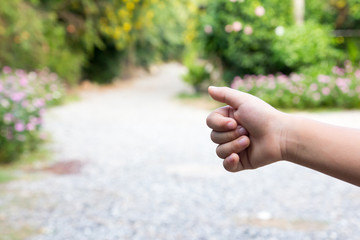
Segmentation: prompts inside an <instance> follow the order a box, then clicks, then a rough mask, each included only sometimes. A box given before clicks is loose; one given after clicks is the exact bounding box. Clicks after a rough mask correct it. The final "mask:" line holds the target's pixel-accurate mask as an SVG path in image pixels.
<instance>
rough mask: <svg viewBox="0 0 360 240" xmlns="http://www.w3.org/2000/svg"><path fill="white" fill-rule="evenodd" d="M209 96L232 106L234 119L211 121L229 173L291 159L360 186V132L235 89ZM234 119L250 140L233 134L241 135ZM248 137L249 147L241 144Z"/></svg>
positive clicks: (216, 116)
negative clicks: (284, 109) (289, 111)
mask: <svg viewBox="0 0 360 240" xmlns="http://www.w3.org/2000/svg"><path fill="white" fill-rule="evenodd" d="M209 93H210V95H211V96H212V97H213V98H214V99H215V100H217V101H220V102H223V103H227V104H229V106H228V108H229V109H228V111H227V113H228V114H221V112H217V114H214V113H212V114H210V115H209V116H208V118H207V124H208V126H209V127H210V128H212V129H213V132H212V140H213V141H214V142H215V143H217V144H219V146H218V148H217V155H218V156H219V157H221V158H223V159H224V167H225V168H226V169H227V170H229V171H232V172H236V171H241V170H244V169H254V168H258V167H262V166H265V165H268V164H271V163H273V162H276V161H280V160H287V161H290V162H293V163H296V164H299V165H302V166H305V167H309V168H312V169H314V170H317V171H320V172H322V173H325V174H327V175H330V176H333V177H336V178H338V179H341V180H344V181H347V182H349V183H353V184H355V185H358V186H360V130H358V129H351V128H344V127H338V126H333V125H329V124H325V123H321V122H317V121H314V120H310V119H306V118H301V117H297V116H293V115H290V114H285V113H282V112H280V111H277V110H276V109H274V108H272V107H271V106H270V105H268V104H267V103H265V102H263V101H262V100H260V99H259V98H257V97H254V96H252V95H249V94H246V93H243V92H239V91H236V90H233V89H229V88H210V89H209ZM229 113H230V114H229ZM231 119H235V120H236V122H237V124H239V125H241V126H243V127H244V128H245V129H246V135H244V134H242V135H241V134H240V135H241V136H240V137H239V134H229V133H231V132H233V131H235V130H234V126H229V124H228V123H229V122H231V121H232V120H231ZM230 125H231V124H230ZM246 138H248V140H249V142H248V144H246V145H241V144H239V139H246ZM246 146H248V147H246Z"/></svg>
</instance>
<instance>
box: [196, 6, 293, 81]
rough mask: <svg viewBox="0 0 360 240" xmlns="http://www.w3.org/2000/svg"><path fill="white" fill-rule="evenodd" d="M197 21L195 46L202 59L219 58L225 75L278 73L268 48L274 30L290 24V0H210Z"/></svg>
mask: <svg viewBox="0 0 360 240" xmlns="http://www.w3.org/2000/svg"><path fill="white" fill-rule="evenodd" d="M198 18H199V20H198V28H197V37H196V38H195V39H196V41H195V44H196V46H197V48H198V49H199V50H200V51H203V53H204V57H205V58H207V59H210V60H212V59H214V58H220V59H221V62H222V64H223V67H224V70H225V73H224V74H225V76H227V75H230V76H231V75H232V76H234V74H235V73H237V74H240V75H244V74H265V73H269V72H273V71H279V70H282V69H281V68H282V67H283V66H282V65H281V64H280V65H279V63H278V62H276V61H274V59H273V51H272V45H273V41H274V39H275V37H276V33H275V29H276V28H278V27H281V26H286V25H288V24H291V23H292V6H291V1H285V2H284V1H280V0H264V1H261V3H260V2H259V1H235V0H234V1H229V0H220V1H210V2H209V3H208V4H207V5H206V7H205V8H204V10H203V11H202V12H200V13H199V14H198ZM226 72H230V73H231V74H227V73H226Z"/></svg>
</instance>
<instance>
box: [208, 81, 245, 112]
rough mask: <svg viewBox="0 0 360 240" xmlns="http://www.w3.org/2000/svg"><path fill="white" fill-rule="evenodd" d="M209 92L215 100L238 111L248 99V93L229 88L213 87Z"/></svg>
mask: <svg viewBox="0 0 360 240" xmlns="http://www.w3.org/2000/svg"><path fill="white" fill-rule="evenodd" d="M208 92H209V94H210V96H211V97H212V98H213V99H214V100H216V101H219V102H222V103H226V104H228V105H230V106H231V107H233V108H234V109H237V108H238V107H239V106H240V105H241V104H242V103H244V102H245V101H246V98H247V94H246V93H243V92H240V91H238V90H235V89H232V88H228V87H214V86H211V87H209V89H208Z"/></svg>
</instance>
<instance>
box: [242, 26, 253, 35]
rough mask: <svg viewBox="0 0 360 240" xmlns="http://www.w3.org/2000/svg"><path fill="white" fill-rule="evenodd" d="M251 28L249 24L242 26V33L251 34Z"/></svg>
mask: <svg viewBox="0 0 360 240" xmlns="http://www.w3.org/2000/svg"><path fill="white" fill-rule="evenodd" d="M253 32H254V31H253V29H252V27H250V26H246V27H245V28H244V33H245V34H246V35H251V34H253Z"/></svg>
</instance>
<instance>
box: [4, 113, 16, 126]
mask: <svg viewBox="0 0 360 240" xmlns="http://www.w3.org/2000/svg"><path fill="white" fill-rule="evenodd" d="M13 119H14V116H13V115H12V114H11V113H6V114H5V115H4V122H5V123H6V124H9V123H11V122H12V121H13Z"/></svg>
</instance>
